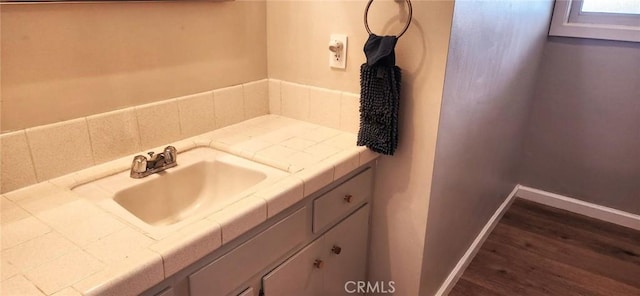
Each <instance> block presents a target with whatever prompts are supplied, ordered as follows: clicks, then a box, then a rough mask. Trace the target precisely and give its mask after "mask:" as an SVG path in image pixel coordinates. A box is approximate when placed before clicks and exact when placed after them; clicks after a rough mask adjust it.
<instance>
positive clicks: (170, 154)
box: [163, 146, 178, 163]
mask: <svg viewBox="0 0 640 296" xmlns="http://www.w3.org/2000/svg"><path fill="white" fill-rule="evenodd" d="M163 153H164V159H166V161H167V163H171V162H176V160H177V158H178V150H177V149H176V147H173V146H167V147H166V148H164V152H163Z"/></svg>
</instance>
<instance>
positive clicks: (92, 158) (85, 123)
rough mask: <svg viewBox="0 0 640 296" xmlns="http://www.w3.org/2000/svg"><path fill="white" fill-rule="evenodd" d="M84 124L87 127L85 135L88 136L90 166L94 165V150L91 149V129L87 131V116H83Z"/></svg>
mask: <svg viewBox="0 0 640 296" xmlns="http://www.w3.org/2000/svg"><path fill="white" fill-rule="evenodd" d="M83 119H84V125H85V127H86V128H87V136H88V137H89V149H91V166H94V165H96V156H95V150H93V139H92V138H91V131H89V120H88V119H87V117H83Z"/></svg>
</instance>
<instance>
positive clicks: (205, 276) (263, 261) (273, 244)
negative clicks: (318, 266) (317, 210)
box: [189, 207, 309, 296]
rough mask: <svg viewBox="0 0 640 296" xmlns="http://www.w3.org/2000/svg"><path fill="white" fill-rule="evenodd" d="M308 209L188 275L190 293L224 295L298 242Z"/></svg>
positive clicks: (304, 230) (303, 234)
mask: <svg viewBox="0 0 640 296" xmlns="http://www.w3.org/2000/svg"><path fill="white" fill-rule="evenodd" d="M308 213H309V211H308V210H307V208H306V207H305V208H302V209H300V210H298V211H296V212H295V213H293V214H291V215H290V216H289V217H287V218H285V219H284V220H282V221H280V222H278V223H277V224H275V225H273V226H271V227H270V228H269V229H267V230H265V231H264V232H262V233H260V234H259V235H257V236H256V237H254V238H252V239H250V240H248V241H247V242H245V243H244V244H242V245H240V246H239V247H237V248H235V249H234V250H233V251H231V252H229V253H227V254H225V255H224V256H222V257H220V258H218V259H217V260H216V261H214V262H212V263H211V264H209V265H207V266H205V267H203V268H202V269H200V270H198V271H197V272H195V273H193V274H192V275H190V276H189V288H190V292H191V293H190V294H191V295H192V296H199V295H207V296H210V295H227V294H229V293H231V292H232V291H233V290H235V289H237V288H238V287H239V286H240V285H241V284H243V283H244V282H246V281H247V280H248V279H249V278H250V277H251V276H253V275H254V274H255V273H256V272H258V271H259V270H261V269H263V268H265V267H266V266H267V265H268V264H271V263H273V262H274V261H276V260H277V259H278V258H280V257H282V256H284V255H285V254H286V253H287V252H288V251H290V250H291V249H293V248H296V247H297V246H299V245H300V244H301V243H302V242H303V241H304V240H305V239H306V235H307V233H308V232H307V231H308V229H309V217H308V215H309V214H308Z"/></svg>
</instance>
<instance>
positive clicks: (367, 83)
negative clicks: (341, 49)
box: [358, 34, 401, 155]
mask: <svg viewBox="0 0 640 296" xmlns="http://www.w3.org/2000/svg"><path fill="white" fill-rule="evenodd" d="M397 40H398V38H396V37H395V36H376V35H374V34H371V35H369V39H368V40H367V42H366V43H365V46H364V53H365V55H366V57H367V62H366V63H364V64H362V66H361V67H360V131H359V132H358V146H367V148H369V149H371V150H373V151H375V152H378V153H382V154H386V155H393V153H394V152H395V150H396V148H397V147H398V109H399V108H400V80H401V73H400V68H399V67H397V66H396V65H395V50H394V49H395V45H396V42H397Z"/></svg>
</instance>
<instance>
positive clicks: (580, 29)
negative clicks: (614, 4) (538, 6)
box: [549, 0, 640, 42]
mask: <svg viewBox="0 0 640 296" xmlns="http://www.w3.org/2000/svg"><path fill="white" fill-rule="evenodd" d="M581 5H582V1H580V0H556V3H555V6H554V9H553V17H552V18H551V27H550V28H549V36H566V37H580V38H594V39H606V40H618V41H632V42H640V15H637V14H612V13H591V12H589V13H580V8H581Z"/></svg>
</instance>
